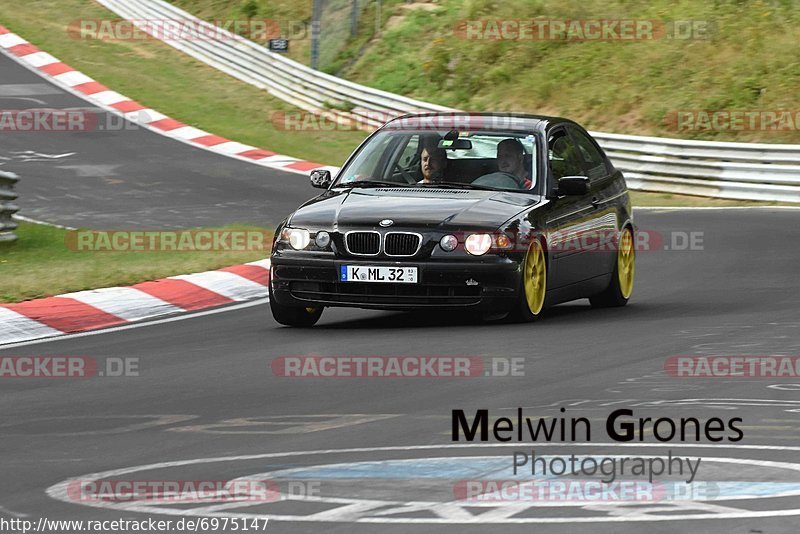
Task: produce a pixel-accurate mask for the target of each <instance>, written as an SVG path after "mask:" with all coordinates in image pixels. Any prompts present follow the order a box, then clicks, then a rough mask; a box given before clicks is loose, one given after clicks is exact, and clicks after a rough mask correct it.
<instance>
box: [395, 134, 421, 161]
mask: <svg viewBox="0 0 800 534" xmlns="http://www.w3.org/2000/svg"><path fill="white" fill-rule="evenodd" d="M418 148H419V135H412V136H411V138H410V139H409V140H408V143H406V147H405V148H404V149H403V152H402V153H401V154H400V159H399V161H398V162H397V165H398V166H399V167H400V168H401V169H408V168H410V167H413V166H415V165H418V164H419V162H418V161H417V149H418Z"/></svg>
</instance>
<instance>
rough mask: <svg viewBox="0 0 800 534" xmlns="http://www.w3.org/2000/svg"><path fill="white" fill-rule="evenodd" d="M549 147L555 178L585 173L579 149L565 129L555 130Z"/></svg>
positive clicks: (548, 143)
mask: <svg viewBox="0 0 800 534" xmlns="http://www.w3.org/2000/svg"><path fill="white" fill-rule="evenodd" d="M547 148H548V151H547V152H548V159H549V160H550V169H551V170H552V172H553V178H554V179H555V180H558V179H560V178H563V177H564V176H583V175H584V173H585V171H584V170H583V165H581V161H580V156H579V155H578V151H577V150H576V148H575V146H574V145H573V144H572V140H571V139H570V138H569V136H568V135H567V132H566V131H565V130H557V131H556V132H554V133H553V134H552V136H551V137H550V140H549V141H548V142H547Z"/></svg>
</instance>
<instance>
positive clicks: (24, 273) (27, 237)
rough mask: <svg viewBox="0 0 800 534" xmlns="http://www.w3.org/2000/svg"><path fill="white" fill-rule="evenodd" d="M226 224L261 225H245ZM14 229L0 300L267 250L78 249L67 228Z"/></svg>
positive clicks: (1, 271) (223, 262)
mask: <svg viewBox="0 0 800 534" xmlns="http://www.w3.org/2000/svg"><path fill="white" fill-rule="evenodd" d="M224 229H226V230H264V229H262V228H257V227H253V226H245V225H230V226H225V227H224ZM16 234H17V236H18V237H19V239H18V240H17V241H16V242H14V243H5V244H0V280H2V288H1V289H0V302H19V301H22V300H27V299H34V298H39V297H46V296H51V295H58V294H62V293H68V292H72V291H81V290H84V289H96V288H100V287H114V286H126V285H132V284H136V283H139V282H144V281H147V280H156V279H158V278H164V277H167V276H172V275H176V274H185V273H192V272H201V271H208V270H213V269H219V268H221V267H225V266H228V265H234V264H239V263H246V262H249V261H256V260H260V259H264V258H265V257H268V256H269V252H268V251H254V252H232V251H215V252H200V251H196V252H76V251H74V250H71V249H70V247H69V246H68V245H67V241H66V239H67V236H68V234H69V232H68V231H67V230H63V229H60V228H54V227H50V226H44V225H39V224H29V223H21V224H20V226H19V229H18V230H17V232H16Z"/></svg>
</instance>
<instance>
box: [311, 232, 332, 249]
mask: <svg viewBox="0 0 800 534" xmlns="http://www.w3.org/2000/svg"><path fill="white" fill-rule="evenodd" d="M314 244H315V245H317V246H318V247H319V248H327V247H328V245H330V244H331V234H329V233H328V232H325V231H324V230H323V231H320V232H317V235H316V236H315V237H314Z"/></svg>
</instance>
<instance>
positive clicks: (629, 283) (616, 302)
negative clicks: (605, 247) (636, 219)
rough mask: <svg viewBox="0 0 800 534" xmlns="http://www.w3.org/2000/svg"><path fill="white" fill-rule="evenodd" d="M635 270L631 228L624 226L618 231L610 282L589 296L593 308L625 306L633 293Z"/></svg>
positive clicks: (634, 252)
mask: <svg viewBox="0 0 800 534" xmlns="http://www.w3.org/2000/svg"><path fill="white" fill-rule="evenodd" d="M635 272H636V249H635V247H634V240H633V230H631V228H630V226H626V227H625V228H623V229H622V232H620V237H619V244H618V246H617V261H616V263H615V264H614V273H613V274H612V276H611V282H610V283H609V284H608V287H607V288H606V289H605V290H604V291H603V292H602V293H598V294H597V295H594V296H593V297H589V302H591V304H592V306H593V307H595V308H618V307H620V306H625V305H626V304H627V303H628V300H629V299H630V298H631V294H632V293H633V278H634V274H635Z"/></svg>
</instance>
